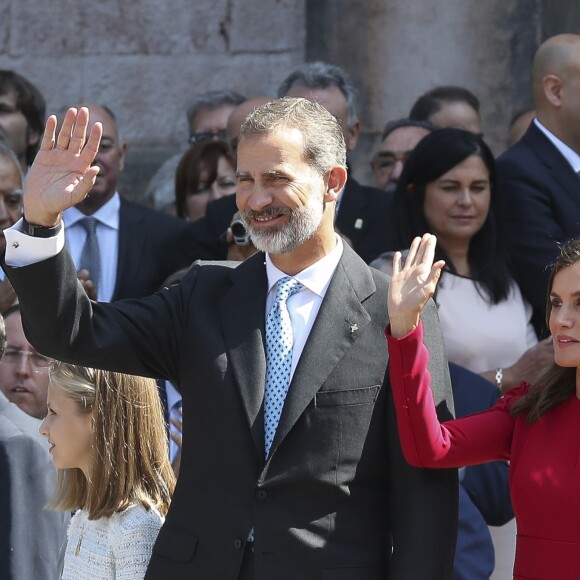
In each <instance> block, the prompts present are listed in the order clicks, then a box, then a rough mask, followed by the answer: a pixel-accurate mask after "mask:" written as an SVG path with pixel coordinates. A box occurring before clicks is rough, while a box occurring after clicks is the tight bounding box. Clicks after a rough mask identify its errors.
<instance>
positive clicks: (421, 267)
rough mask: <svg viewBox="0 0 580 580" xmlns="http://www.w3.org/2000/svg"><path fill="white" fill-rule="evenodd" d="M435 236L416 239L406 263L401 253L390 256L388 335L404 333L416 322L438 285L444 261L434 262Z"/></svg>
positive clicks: (400, 335)
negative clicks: (391, 267) (391, 269)
mask: <svg viewBox="0 0 580 580" xmlns="http://www.w3.org/2000/svg"><path fill="white" fill-rule="evenodd" d="M436 244H437V239H436V238H435V236H433V235H431V234H425V235H424V236H423V237H422V238H415V239H414V240H413V242H412V244H411V248H410V249H409V255H408V256H407V259H406V260H405V264H404V265H403V266H401V262H402V260H401V253H400V252H396V253H395V255H394V257H393V278H392V280H391V285H390V287H389V301H388V311H389V319H390V324H391V335H392V336H394V337H395V338H401V337H402V336H405V335H406V334H408V333H409V332H411V330H413V329H414V328H415V327H416V326H417V325H418V324H419V315H420V314H421V311H422V310H423V308H424V307H425V304H427V301H428V300H429V298H431V296H433V293H434V292H435V288H436V287H437V282H438V280H439V277H440V275H441V270H442V269H443V266H445V262H444V261H443V260H439V261H438V262H436V263H435V264H433V259H434V257H435V246H436Z"/></svg>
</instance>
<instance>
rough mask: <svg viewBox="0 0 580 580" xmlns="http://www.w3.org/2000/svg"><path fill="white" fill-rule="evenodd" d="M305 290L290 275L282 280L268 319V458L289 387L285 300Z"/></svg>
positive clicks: (289, 349)
mask: <svg viewBox="0 0 580 580" xmlns="http://www.w3.org/2000/svg"><path fill="white" fill-rule="evenodd" d="M302 288H303V286H302V284H301V283H300V282H298V280H296V279H294V278H291V277H290V276H286V277H284V278H280V280H278V289H277V291H276V298H275V299H274V304H272V307H271V308H270V311H269V312H268V316H267V317H266V393H265V396H264V441H265V450H266V458H267V457H268V454H269V453H270V447H271V445H272V441H273V440H274V435H275V434H276V428H277V427H278V422H279V421H280V415H281V414H282V408H283V407H284V401H285V400H286V395H287V393H288V387H289V386H290V371H291V369H292V345H293V342H294V340H293V336H292V324H291V323H290V315H289V314H288V308H287V307H286V301H287V300H288V298H290V296H292V295H293V294H295V293H296V292H298V291H299V290H301V289H302Z"/></svg>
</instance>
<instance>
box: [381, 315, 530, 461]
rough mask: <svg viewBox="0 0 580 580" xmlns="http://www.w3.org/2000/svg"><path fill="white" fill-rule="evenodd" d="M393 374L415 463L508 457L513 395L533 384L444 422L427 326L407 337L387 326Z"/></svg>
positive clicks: (403, 432) (407, 450)
mask: <svg viewBox="0 0 580 580" xmlns="http://www.w3.org/2000/svg"><path fill="white" fill-rule="evenodd" d="M386 336H387V341H388V347H389V373H390V378H391V388H392V390H393V399H394V403H395V409H396V413H397V424H398V428H399V436H400V439H401V446H402V448H403V454H404V456H405V459H406V460H407V461H408V462H409V463H410V464H411V465H414V466H416V467H462V466H466V465H475V464H478V463H486V462H488V461H498V460H509V458H510V447H511V440H512V435H513V429H514V424H515V418H514V417H512V416H511V414H510V407H511V404H512V403H513V401H514V399H516V398H517V397H520V396H522V395H523V394H524V393H525V392H526V390H527V388H528V386H527V385H526V384H525V383H522V385H520V386H519V387H517V388H515V389H511V390H510V391H509V392H508V394H507V395H506V396H505V397H502V398H501V399H499V400H498V402H497V404H496V405H495V406H494V407H492V408H491V409H488V410H486V411H483V412H481V413H477V414H475V415H469V416H467V417H462V418H460V419H455V420H452V421H446V422H444V423H440V422H439V420H438V419H437V414H436V412H435V405H434V402H433V395H432V392H431V389H430V386H429V385H430V382H431V375H430V373H429V371H428V369H427V362H428V360H429V351H428V350H427V347H426V346H425V345H424V344H423V325H422V323H420V324H419V326H418V327H417V328H416V329H415V330H413V331H412V332H410V333H409V334H408V335H406V336H404V337H403V338H400V339H396V338H393V337H392V336H391V334H390V329H389V328H387V331H386Z"/></svg>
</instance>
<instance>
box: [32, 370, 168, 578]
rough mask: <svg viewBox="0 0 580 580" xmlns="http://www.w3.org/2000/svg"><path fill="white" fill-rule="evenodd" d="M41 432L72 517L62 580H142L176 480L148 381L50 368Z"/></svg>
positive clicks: (61, 504)
mask: <svg viewBox="0 0 580 580" xmlns="http://www.w3.org/2000/svg"><path fill="white" fill-rule="evenodd" d="M47 406H48V414H47V416H46V418H45V419H44V421H43V422H42V425H41V426H40V433H41V434H42V435H43V436H45V437H46V438H47V439H48V441H49V443H50V444H51V447H50V453H51V455H52V460H53V463H54V465H55V467H57V469H58V480H57V488H56V491H55V495H54V497H53V499H52V501H51V503H50V504H49V507H51V508H53V509H58V510H64V511H74V510H77V511H76V513H75V514H74V516H73V518H72V520H71V524H70V527H69V531H68V545H67V549H66V554H65V557H64V567H63V574H62V578H63V579H65V580H66V579H74V580H81V579H84V578H86V579H91V580H94V579H95V578H107V579H108V578H110V579H122V578H126V579H130V580H136V579H138V578H143V576H144V575H145V570H146V568H147V564H148V562H149V559H150V557H151V550H152V548H153V544H154V542H155V539H156V537H157V534H158V532H159V528H160V527H161V524H162V523H163V519H164V516H165V514H166V513H167V509H168V507H169V502H170V499H171V494H172V492H173V488H174V485H175V478H174V475H173V472H172V470H171V465H170V463H169V455H168V448H167V433H166V426H165V424H164V420H163V412H162V408H161V403H160V400H159V395H158V393H157V385H156V383H155V381H153V380H152V379H146V378H143V377H136V376H130V375H124V374H120V373H114V372H108V371H101V370H96V369H89V368H84V367H79V366H74V365H70V364H65V363H57V364H56V365H55V367H54V368H53V370H52V372H51V378H50V383H49V386H48V403H47Z"/></svg>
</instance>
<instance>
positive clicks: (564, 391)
mask: <svg viewBox="0 0 580 580" xmlns="http://www.w3.org/2000/svg"><path fill="white" fill-rule="evenodd" d="M577 262H580V238H574V239H572V240H570V241H569V242H568V243H566V244H565V245H564V246H563V247H562V249H561V251H560V255H559V256H558V258H557V260H556V263H555V264H554V266H553V267H552V272H551V274H550V280H549V282H548V295H547V298H546V324H547V325H548V326H549V323H550V315H551V313H552V301H551V300H550V294H551V292H552V287H553V285H554V278H555V276H556V274H557V273H558V272H560V271H561V270H563V269H564V268H568V267H570V266H573V265H574V264H576V263H577ZM576 372H577V368H576V367H561V366H559V365H557V364H556V363H555V362H554V363H552V366H550V368H549V369H547V370H546V371H545V372H544V373H543V374H542V375H541V376H540V377H538V379H537V381H536V382H535V383H534V384H533V385H532V387H531V388H530V390H529V391H528V392H527V393H526V395H524V396H523V397H522V398H521V399H519V400H517V401H516V402H515V403H514V404H513V406H512V408H511V413H512V415H513V416H514V417H516V416H518V415H519V414H520V413H527V416H526V422H527V423H529V424H531V423H535V422H536V421H537V420H538V419H539V418H540V417H541V416H542V415H543V414H544V413H545V412H546V411H548V410H549V409H551V408H552V407H555V406H556V405H559V404H560V403H562V402H564V401H565V400H566V399H568V398H569V397H570V396H571V395H572V394H573V393H574V392H575V390H576Z"/></svg>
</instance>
